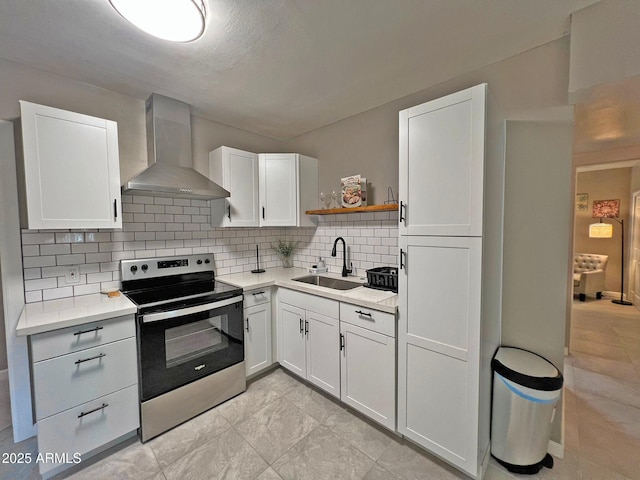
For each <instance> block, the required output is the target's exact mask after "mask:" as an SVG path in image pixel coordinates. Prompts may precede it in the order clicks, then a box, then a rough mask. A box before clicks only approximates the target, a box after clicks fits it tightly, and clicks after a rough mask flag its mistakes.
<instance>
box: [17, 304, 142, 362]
mask: <svg viewBox="0 0 640 480" xmlns="http://www.w3.org/2000/svg"><path fill="white" fill-rule="evenodd" d="M135 335H136V324H135V320H134V316H133V315H125V316H123V317H116V318H110V319H108V320H101V321H98V322H92V323H85V324H82V325H78V326H75V327H68V328H62V329H60V330H54V331H51V332H46V333H38V334H37V335H31V337H30V338H31V361H32V362H39V361H41V360H46V359H48V358H53V357H58V356H60V355H65V354H67V353H72V352H77V351H80V350H84V349H85V348H91V347H95V346H97V345H102V344H105V343H111V342H115V341H116V340H122V339H124V338H129V337H135Z"/></svg>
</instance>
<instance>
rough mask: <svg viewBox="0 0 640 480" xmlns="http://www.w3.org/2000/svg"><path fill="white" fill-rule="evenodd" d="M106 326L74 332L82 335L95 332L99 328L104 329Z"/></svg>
mask: <svg viewBox="0 0 640 480" xmlns="http://www.w3.org/2000/svg"><path fill="white" fill-rule="evenodd" d="M103 328H104V327H96V328H90V329H89V330H80V331H79V332H76V333H74V334H73V335H74V336H76V335H82V334H83V333H93V332H97V331H99V330H102V329H103Z"/></svg>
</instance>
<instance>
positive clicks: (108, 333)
mask: <svg viewBox="0 0 640 480" xmlns="http://www.w3.org/2000/svg"><path fill="white" fill-rule="evenodd" d="M134 322H135V320H134V317H133V315H128V316H124V317H118V318H114V319H108V320H104V321H99V322H92V323H90V324H85V325H79V326H75V327H69V328H64V329H60V330H56V331H52V332H47V333H41V334H36V335H31V336H30V337H29V341H30V344H31V356H32V362H33V364H32V372H33V375H32V378H33V391H34V402H35V405H34V406H35V411H36V419H37V423H38V450H39V453H40V454H41V455H42V456H43V461H41V462H39V468H40V474H42V475H43V476H44V477H45V478H48V477H49V476H52V475H55V474H57V473H58V472H60V471H62V470H64V469H66V468H69V467H71V466H73V465H74V464H75V463H74V459H77V458H78V456H80V458H81V459H82V460H86V458H87V457H88V456H90V455H91V454H93V453H95V452H96V451H98V450H100V449H101V448H104V447H105V446H109V445H110V444H111V443H113V442H114V441H117V440H118V439H120V438H121V437H124V436H126V435H128V434H132V433H134V432H135V431H136V429H137V428H138V427H139V425H140V420H139V413H138V412H139V402H138V362H137V354H136V339H135V323H134ZM46 455H49V457H46Z"/></svg>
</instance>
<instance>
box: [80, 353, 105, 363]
mask: <svg viewBox="0 0 640 480" xmlns="http://www.w3.org/2000/svg"><path fill="white" fill-rule="evenodd" d="M106 356H107V354H106V353H101V354H100V355H96V356H95V357H91V358H81V359H80V360H76V362H75V363H76V365H80V364H81V363H84V362H90V361H91V360H98V359H100V358H102V357H106Z"/></svg>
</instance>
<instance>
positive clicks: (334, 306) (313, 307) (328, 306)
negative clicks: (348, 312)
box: [278, 288, 340, 318]
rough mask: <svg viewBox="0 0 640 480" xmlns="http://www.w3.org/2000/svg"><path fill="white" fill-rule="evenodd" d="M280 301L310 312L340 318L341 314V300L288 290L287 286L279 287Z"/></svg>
mask: <svg viewBox="0 0 640 480" xmlns="http://www.w3.org/2000/svg"><path fill="white" fill-rule="evenodd" d="M278 301H280V302H283V303H288V304H289V305H293V306H296V307H300V308H304V309H305V310H307V311H309V312H315V313H319V314H320V315H326V316H327V317H332V318H338V315H339V314H340V307H339V302H337V301H336V300H330V299H328V298H323V297H317V296H315V295H309V294H307V293H302V292H296V291H295V290H287V289H286V288H280V289H278Z"/></svg>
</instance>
